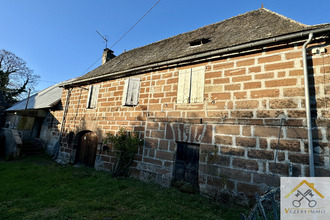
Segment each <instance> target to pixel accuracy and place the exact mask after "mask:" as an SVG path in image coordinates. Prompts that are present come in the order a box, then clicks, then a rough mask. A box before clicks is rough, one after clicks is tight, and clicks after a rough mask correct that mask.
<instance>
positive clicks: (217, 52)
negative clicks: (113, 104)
mask: <svg viewBox="0 0 330 220" xmlns="http://www.w3.org/2000/svg"><path fill="white" fill-rule="evenodd" d="M327 31H330V27H326V28H320V29H316V30H307V31H303V32H299V33H293V34H289V35H284V36H279V37H274V38H270V39H265V40H260V41H256V42H252V43H246V44H241V45H237V46H232V47H228V48H224V49H218V50H214V51H210V52H205V53H201V54H196V55H191V56H187V57H183V58H177V59H173V60H168V61H164V62H157V63H153V64H149V65H144V66H140V67H136V68H131V69H128V70H123V71H118V72H114V73H108V74H104V75H101V76H95V77H90V78H87V79H82V80H78V81H74V82H70V83H66V84H63V85H62V86H63V87H67V86H70V85H77V84H81V83H86V82H89V81H97V80H102V79H103V78H108V77H116V78H118V77H121V76H125V75H126V74H128V73H132V72H134V73H136V72H140V71H151V70H153V69H154V68H157V67H164V66H169V65H175V64H176V65H177V64H178V63H183V62H188V61H191V60H198V59H203V58H207V57H212V56H217V55H220V54H225V53H230V52H235V51H239V50H243V49H247V48H253V47H258V46H263V45H266V44H271V43H275V42H281V41H286V40H290V39H294V38H301V37H305V36H308V35H309V34H311V33H312V34H319V33H323V32H327Z"/></svg>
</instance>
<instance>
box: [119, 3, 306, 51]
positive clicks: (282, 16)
mask: <svg viewBox="0 0 330 220" xmlns="http://www.w3.org/2000/svg"><path fill="white" fill-rule="evenodd" d="M261 10H264V11H267V12H269V13H272V14H274V15H277V16H279V17H281V18H283V19H285V20H287V21H290V22H291V23H295V24H298V25H300V26H302V27H309V26H311V25H306V24H303V23H300V22H298V21H295V20H293V19H291V18H288V17H286V16H284V15H281V14H279V13H276V12H274V11H272V10H269V9H267V8H259V9H255V10H252V11H247V12H245V13H242V14H239V15H235V16H233V17H230V18H227V19H225V20H222V21H218V22H215V23H212V24H208V25H204V26H202V27H199V28H197V29H194V30H191V31H187V32H184V33H180V34H177V35H174V36H171V37H168V38H164V39H161V40H158V41H155V42H152V43H150V44H147V45H143V46H141V47H135V48H133V49H131V50H128V51H126V52H124V53H127V52H131V51H134V50H136V49H140V48H144V47H148V46H150V45H153V44H157V43H159V42H162V41H166V40H169V39H172V38H175V37H178V36H181V35H185V34H189V33H191V32H194V31H197V30H199V29H203V28H206V27H210V26H212V25H216V24H220V23H224V22H227V21H228V20H231V19H233V18H239V17H242V16H245V15H247V14H250V13H253V12H257V11H261ZM121 54H123V53H121ZM121 54H119V55H121ZM119 55H118V56H119Z"/></svg>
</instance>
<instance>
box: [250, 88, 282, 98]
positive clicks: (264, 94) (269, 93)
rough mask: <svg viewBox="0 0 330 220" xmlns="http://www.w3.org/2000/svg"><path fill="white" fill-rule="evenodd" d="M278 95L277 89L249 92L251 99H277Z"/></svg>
mask: <svg viewBox="0 0 330 220" xmlns="http://www.w3.org/2000/svg"><path fill="white" fill-rule="evenodd" d="M279 94H280V91H279V90H278V89H264V90H255V91H251V98H263V97H278V96H279Z"/></svg>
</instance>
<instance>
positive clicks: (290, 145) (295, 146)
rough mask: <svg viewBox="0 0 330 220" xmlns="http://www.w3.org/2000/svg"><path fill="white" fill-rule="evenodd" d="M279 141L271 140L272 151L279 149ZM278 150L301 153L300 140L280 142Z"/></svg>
mask: <svg viewBox="0 0 330 220" xmlns="http://www.w3.org/2000/svg"><path fill="white" fill-rule="evenodd" d="M277 143H278V141H277V140H275V139H274V140H271V142H270V147H271V148H272V149H276V148H277ZM278 149H280V150H288V151H295V152H299V151H300V141H299V140H280V144H279V146H278Z"/></svg>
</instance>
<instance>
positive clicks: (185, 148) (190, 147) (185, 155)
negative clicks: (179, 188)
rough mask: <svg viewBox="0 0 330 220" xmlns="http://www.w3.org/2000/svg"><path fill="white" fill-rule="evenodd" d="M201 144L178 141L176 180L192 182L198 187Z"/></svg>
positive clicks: (175, 168) (175, 167)
mask: <svg viewBox="0 0 330 220" xmlns="http://www.w3.org/2000/svg"><path fill="white" fill-rule="evenodd" d="M198 164H199V145H196V144H188V143H182V142H177V153H176V160H175V166H174V182H176V181H179V182H185V183H190V184H191V185H192V186H193V187H195V188H198Z"/></svg>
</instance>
